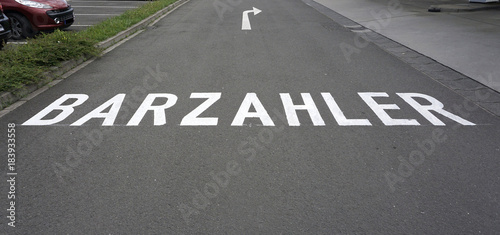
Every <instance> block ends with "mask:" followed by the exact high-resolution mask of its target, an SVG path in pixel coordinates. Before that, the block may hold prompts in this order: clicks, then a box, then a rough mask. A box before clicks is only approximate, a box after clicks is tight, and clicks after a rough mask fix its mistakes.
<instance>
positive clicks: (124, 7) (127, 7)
mask: <svg viewBox="0 0 500 235" xmlns="http://www.w3.org/2000/svg"><path fill="white" fill-rule="evenodd" d="M74 8H121V9H134V8H137V7H129V6H74Z"/></svg>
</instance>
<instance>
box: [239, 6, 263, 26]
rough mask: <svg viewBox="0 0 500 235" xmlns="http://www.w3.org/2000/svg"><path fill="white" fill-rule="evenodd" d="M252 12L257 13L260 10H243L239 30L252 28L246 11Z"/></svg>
mask: <svg viewBox="0 0 500 235" xmlns="http://www.w3.org/2000/svg"><path fill="white" fill-rule="evenodd" d="M250 12H253V15H257V14H259V13H261V12H262V11H261V10H259V9H257V8H255V7H254V8H253V10H248V11H244V12H243V19H242V20H241V30H252V27H251V26H250V19H248V13H250Z"/></svg>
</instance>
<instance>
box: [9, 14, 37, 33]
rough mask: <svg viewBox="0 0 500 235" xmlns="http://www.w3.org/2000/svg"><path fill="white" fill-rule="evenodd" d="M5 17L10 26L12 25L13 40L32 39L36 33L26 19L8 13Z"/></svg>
mask: <svg viewBox="0 0 500 235" xmlns="http://www.w3.org/2000/svg"><path fill="white" fill-rule="evenodd" d="M7 16H8V17H9V18H10V24H11V25H12V38H13V39H16V40H19V39H23V38H32V37H34V36H35V34H36V33H37V31H35V30H34V29H33V27H32V26H31V23H30V22H29V20H28V19H26V17H24V16H22V15H20V14H17V13H10V14H7Z"/></svg>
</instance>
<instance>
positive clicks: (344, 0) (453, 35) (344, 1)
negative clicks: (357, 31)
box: [315, 0, 500, 92]
mask: <svg viewBox="0 0 500 235" xmlns="http://www.w3.org/2000/svg"><path fill="white" fill-rule="evenodd" d="M315 1H316V2H317V3H320V4H322V5H324V6H325V7H328V8H330V9H331V10H333V11H335V12H337V13H339V14H341V15H343V16H345V17H347V18H349V19H351V20H353V21H355V22H357V23H359V24H361V25H363V26H364V27H366V28H369V29H371V30H373V31H376V32H378V33H380V34H382V35H384V36H385V37H387V38H390V39H391V40H394V41H396V42H398V43H400V44H402V45H404V46H406V47H408V48H411V49H413V50H415V51H417V52H419V53H421V54H423V55H426V56H428V57H430V58H432V59H434V60H436V61H438V62H439V63H441V64H443V65H446V66H448V67H450V68H452V69H454V70H456V71H458V72H460V73H462V74H464V75H466V76H468V77H470V78H472V79H474V80H476V81H478V82H480V83H482V84H484V85H486V86H488V87H490V88H492V89H494V90H496V91H498V92H500V9H499V8H493V7H492V9H488V10H484V6H485V5H487V4H479V3H474V5H475V4H478V6H480V7H477V8H476V9H477V10H476V11H460V12H451V11H453V6H457V8H460V7H462V6H463V5H470V4H469V3H468V2H467V1H466V0H418V1H417V0H392V1H390V0H356V1H353V0H315ZM431 5H432V6H436V5H438V6H442V7H444V8H443V11H442V12H428V9H429V8H430V7H431ZM469 8H470V6H469ZM472 8H475V7H474V6H472Z"/></svg>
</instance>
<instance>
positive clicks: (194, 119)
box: [181, 92, 222, 126]
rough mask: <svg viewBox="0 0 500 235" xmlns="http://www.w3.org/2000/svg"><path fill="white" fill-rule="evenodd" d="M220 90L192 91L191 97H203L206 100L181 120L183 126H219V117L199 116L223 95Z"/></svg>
mask: <svg viewBox="0 0 500 235" xmlns="http://www.w3.org/2000/svg"><path fill="white" fill-rule="evenodd" d="M221 94H222V93H220V92H213V93H191V96H190V97H189V98H191V99H203V98H206V99H207V100H205V102H203V103H201V104H200V105H199V106H198V107H197V108H195V109H194V110H193V111H191V112H190V113H188V114H187V115H186V116H184V118H183V119H182V121H181V126H217V123H218V121H219V118H216V117H198V116H199V115H200V114H201V113H203V112H205V110H207V109H208V108H209V107H210V106H212V105H213V104H214V103H215V102H217V100H219V99H220V97H221Z"/></svg>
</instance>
